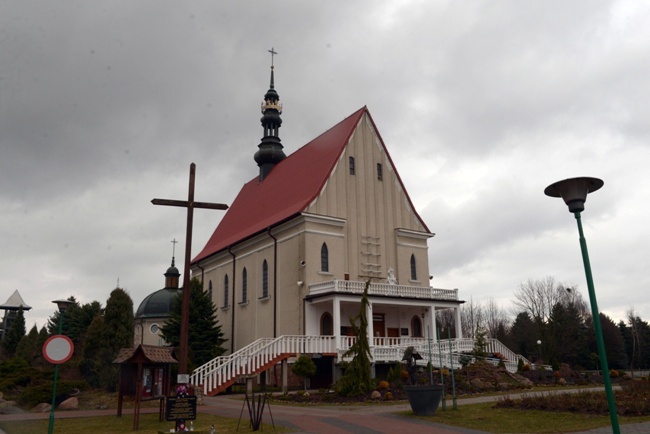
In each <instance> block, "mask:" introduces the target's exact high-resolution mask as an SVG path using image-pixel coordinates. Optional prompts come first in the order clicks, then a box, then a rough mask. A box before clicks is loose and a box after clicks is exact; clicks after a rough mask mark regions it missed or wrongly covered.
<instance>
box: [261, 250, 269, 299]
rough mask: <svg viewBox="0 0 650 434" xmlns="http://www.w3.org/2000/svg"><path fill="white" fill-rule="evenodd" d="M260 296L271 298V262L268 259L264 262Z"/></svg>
mask: <svg viewBox="0 0 650 434" xmlns="http://www.w3.org/2000/svg"><path fill="white" fill-rule="evenodd" d="M260 298H261V299H267V298H269V264H268V262H267V261H266V259H265V260H264V262H262V296H261V297H260Z"/></svg>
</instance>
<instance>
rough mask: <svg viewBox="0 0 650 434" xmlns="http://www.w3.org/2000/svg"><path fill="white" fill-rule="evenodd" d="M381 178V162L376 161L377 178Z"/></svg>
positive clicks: (382, 175) (382, 176)
mask: <svg viewBox="0 0 650 434" xmlns="http://www.w3.org/2000/svg"><path fill="white" fill-rule="evenodd" d="M383 178H384V174H383V172H382V168H381V163H377V179H378V180H379V181H381V180H382V179H383Z"/></svg>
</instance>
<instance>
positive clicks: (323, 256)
mask: <svg viewBox="0 0 650 434" xmlns="http://www.w3.org/2000/svg"><path fill="white" fill-rule="evenodd" d="M320 271H322V272H325V273H328V272H329V271H330V257H329V252H328V251H327V244H325V243H323V245H322V246H321V248H320Z"/></svg>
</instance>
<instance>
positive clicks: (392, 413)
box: [0, 389, 650, 434]
mask: <svg viewBox="0 0 650 434" xmlns="http://www.w3.org/2000/svg"><path fill="white" fill-rule="evenodd" d="M583 390H584V389H583ZM558 392H560V393H564V392H567V390H562V391H558ZM528 393H530V392H528ZM544 393H549V392H544ZM511 396H516V394H511ZM496 399H497V397H496V396H484V397H477V398H462V399H460V398H459V399H458V401H457V402H458V405H459V406H461V405H467V404H477V403H482V402H493V401H495V400H496ZM450 401H451V400H448V402H447V404H448V407H447V408H450V407H451V402H450ZM242 405H243V401H242V400H241V399H233V398H232V397H231V396H223V395H221V396H217V397H206V398H204V405H203V406H201V407H200V408H199V410H198V411H199V412H200V413H204V414H215V415H219V416H225V417H230V418H235V419H238V418H239V416H240V414H241V411H242ZM409 410H410V407H409V405H408V404H397V405H391V406H383V405H382V406H379V405H366V406H347V405H346V406H313V407H304V406H300V407H297V406H288V405H272V406H271V413H272V415H273V420H274V422H275V424H276V425H281V426H286V427H288V428H291V429H294V430H296V432H297V433H298V434H305V433H326V434H382V433H391V434H395V433H398V434H410V433H412V432H415V433H436V434H485V432H484V431H477V430H470V429H466V428H458V427H452V426H449V425H443V424H439V423H434V422H429V421H424V420H421V419H417V418H413V417H408V416H403V415H401V414H399V413H400V412H405V411H409ZM115 412H116V410H115V409H112V410H87V411H66V412H58V411H57V412H56V417H57V419H59V418H61V419H62V418H75V417H97V416H114V415H115ZM157 412H158V409H157V408H143V409H141V413H142V414H145V413H157ZM246 413H247V410H244V416H243V417H242V426H246V425H248V417H247V415H246ZM130 414H132V410H131V411H129V410H126V409H125V410H124V415H125V416H126V417H129V416H130ZM48 418H49V413H36V414H34V413H23V414H6V415H0V421H4V420H33V419H48ZM264 422H265V423H269V422H270V417H269V413H268V411H267V410H265V413H264ZM611 432H612V430H611V428H610V427H605V428H598V429H595V430H590V431H584V432H579V433H576V432H574V433H572V434H608V433H611ZM621 433H622V434H650V422H644V423H637V424H625V425H621ZM0 434H5V433H3V432H2V430H0Z"/></svg>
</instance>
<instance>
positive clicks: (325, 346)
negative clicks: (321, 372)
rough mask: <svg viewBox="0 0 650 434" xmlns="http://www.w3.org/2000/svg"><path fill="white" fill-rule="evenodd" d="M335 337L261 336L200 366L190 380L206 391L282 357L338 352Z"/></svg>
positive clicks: (255, 370) (253, 371) (256, 371)
mask: <svg viewBox="0 0 650 434" xmlns="http://www.w3.org/2000/svg"><path fill="white" fill-rule="evenodd" d="M335 342H336V341H335V338H334V336H280V337H279V338H276V339H272V338H261V339H258V340H256V341H255V342H253V343H251V344H250V345H247V346H245V347H244V348H242V349H240V350H239V351H236V352H234V353H233V354H231V355H229V356H221V357H217V358H215V359H213V360H211V361H209V362H208V363H206V364H204V365H202V366H200V367H198V368H197V369H195V370H194V372H193V373H192V375H191V376H190V383H191V384H193V385H195V386H202V387H203V393H204V394H209V393H210V392H212V390H214V389H218V388H220V387H221V386H222V385H224V384H226V383H228V382H232V381H233V380H234V379H236V378H237V377H240V376H245V375H254V374H256V373H258V372H259V371H260V370H262V368H263V367H265V366H266V365H267V364H268V363H270V362H272V361H274V360H276V359H277V358H279V357H283V356H285V355H286V356H287V357H288V356H289V355H295V354H302V353H336V345H335Z"/></svg>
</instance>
